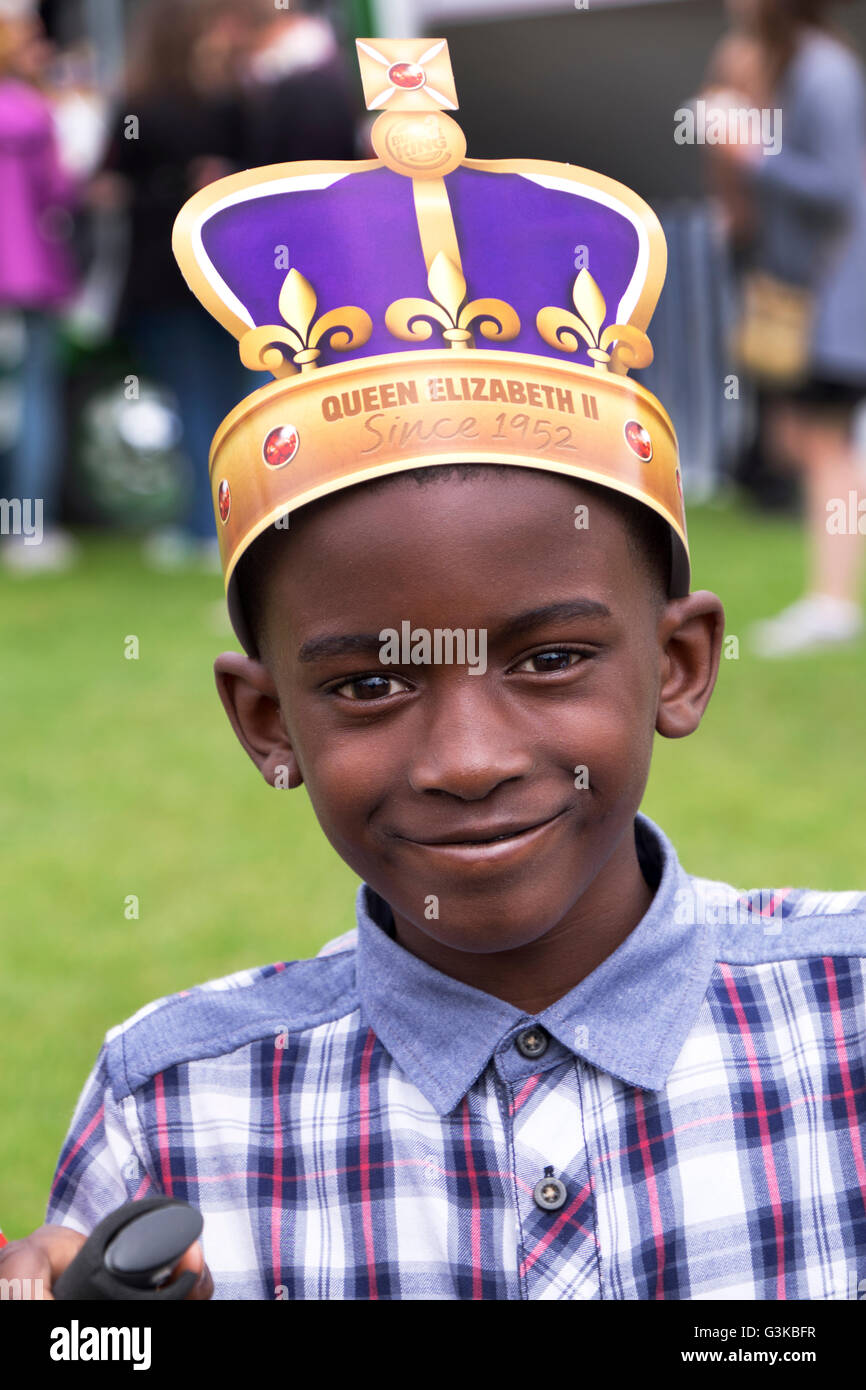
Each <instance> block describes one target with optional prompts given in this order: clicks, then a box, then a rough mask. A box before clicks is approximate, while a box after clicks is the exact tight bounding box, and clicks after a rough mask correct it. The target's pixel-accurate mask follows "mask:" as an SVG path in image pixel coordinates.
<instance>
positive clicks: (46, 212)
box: [0, 79, 76, 308]
mask: <svg viewBox="0 0 866 1390" xmlns="http://www.w3.org/2000/svg"><path fill="white" fill-rule="evenodd" d="M75 198H76V183H75V180H74V179H73V178H72V177H71V176H70V175H69V174H67V173H66V171H65V170H64V169H63V168H62V167H61V164H60V160H59V156H58V151H57V141H56V138H55V134H54V124H53V121H52V118H51V109H50V107H49V105H48V102H47V101H46V100H45V98H44V97H43V96H42V94H41V93H40V92H38V91H37V90H36V89H35V88H33V87H29V86H27V84H26V83H24V82H19V81H17V80H14V79H7V80H5V81H0V305H15V306H17V307H22V308H24V307H28V308H38V307H49V306H51V305H59V304H60V303H62V302H63V301H64V300H65V299H67V298H68V297H69V295H70V294H71V292H72V290H73V289H74V288H75V277H74V273H73V268H72V263H71V259H70V256H69V254H68V251H67V249H66V246H65V245H64V243H63V240H62V239H59V238H58V235H57V225H56V222H55V224H54V225H52V217H51V212H52V210H53V209H66V208H69V207H70V206H71V205H72V204H73V203H74V201H75Z"/></svg>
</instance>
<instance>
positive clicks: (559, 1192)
mask: <svg viewBox="0 0 866 1390" xmlns="http://www.w3.org/2000/svg"><path fill="white" fill-rule="evenodd" d="M532 1195H533V1197H534V1198H535V1204H536V1206H539V1207H541V1209H542V1211H559V1208H560V1207H561V1206H564V1205H565V1199H566V1197H567V1196H568V1192H567V1191H566V1187H565V1183H564V1182H560V1180H559V1178H555V1177H554V1176H553V1169H552V1168H545V1170H544V1177H543V1178H539V1180H538V1182H537V1183H536V1184H535V1187H534V1188H533V1189H532Z"/></svg>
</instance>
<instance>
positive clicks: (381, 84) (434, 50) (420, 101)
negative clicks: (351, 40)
mask: <svg viewBox="0 0 866 1390" xmlns="http://www.w3.org/2000/svg"><path fill="white" fill-rule="evenodd" d="M355 44H356V47H357V49H358V65H359V67H360V69H361V82H362V83H363V87H364V101H365V102H366V103H367V110H368V111H443V110H445V111H456V110H457V89H456V88H455V86H454V74H453V72H452V71H451V59H450V57H449V56H448V40H447V39H428V38H422V39H356V40H355Z"/></svg>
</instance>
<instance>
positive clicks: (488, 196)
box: [202, 167, 638, 366]
mask: <svg viewBox="0 0 866 1390" xmlns="http://www.w3.org/2000/svg"><path fill="white" fill-rule="evenodd" d="M445 186H446V188H447V190H448V196H449V200H450V203H451V209H452V214H453V218H454V225H455V228H456V232H457V240H458V244H459V247H460V255H461V259H462V265H463V274H464V276H465V278H466V282H467V288H468V298H469V299H478V298H490V297H492V298H496V299H504V300H505V301H506V303H508V304H510V305H511V306H512V307H513V308H514V309H515V310H516V311H517V313H518V315H519V317H520V323H521V329H520V334H519V335H518V337H517V338H514V339H512V340H511V341H510V342H508V343H507V344H503V345H502V350H503V351H508V352H525V353H532V354H535V355H538V356H543V357H557V358H559V360H562V354H561V353H560V352H557V351H556V350H555V349H554V348H551V347H550V346H549V345H548V344H547V343H545V341H544V340H543V338H542V337H541V336H540V334H539V333H538V331H537V329H536V326H535V318H536V314H537V313H538V310H539V309H541V308H544V307H545V306H547V305H555V306H561V307H562V308H563V309H573V304H572V297H571V295H572V287H573V285H574V279H575V276H576V274H577V269H578V268H579V265H580V264H581V263H582V262H579V263H578V266H577V267H576V266H575V257H576V250H577V248H582V247H585V248H587V252H586V253H585V254H586V260H585V263H586V266H587V269H588V270H589V272H590V274H591V275H592V277H593V279H594V280H595V281H596V283H597V284H598V286H599V289H600V290H601V292H602V295H603V296H604V299H605V303H606V305H607V314H606V318H605V323H606V324H607V323H614V322H616V321H617V319H616V312H617V306H618V305H619V302H620V300H621V298H622V296H623V294H624V293H625V291H626V288H627V287H628V284H629V281H630V279H631V277H632V275H633V273H634V268H635V265H636V262H637V258H638V235H637V231H636V230H635V228H634V226H633V225H632V223H631V222H630V221H629V220H628V218H627V217H625V216H624V215H623V214H621V213H619V212H617V211H615V210H614V209H611V208H608V207H605V206H603V205H602V204H600V203H598V202H596V201H595V200H594V199H591V198H588V197H585V196H583V195H582V194H579V193H578V194H577V195H575V194H573V193H565V192H561V191H559V190H553V189H547V188H543V187H541V186H540V185H539V184H536V183H534V182H532V181H531V180H530V179H527V178H524V177H523V176H521V175H519V174H514V173H501V174H497V173H491V172H486V171H481V170H475V169H466V168H463V167H461V168H458V169H455V170H454V171H453V172H452V173H450V174H448V175H446V177H445ZM265 187H266V186H265ZM202 243H203V245H204V248H205V251H206V252H207V254H208V256H209V257H210V258H211V260H212V262H213V264H214V267H215V269H216V271H217V273H218V274H219V275H220V276H221V277H222V279H223V280H224V281H225V283H226V284H227V285H228V286H229V288H230V289H231V290H232V291H233V293H234V294H235V295H236V296H237V298H238V299H239V300H240V302H241V303H242V304H243V305H244V306H245V307H246V309H247V311H248V313H249V314H250V316H251V318H252V319H253V321H254V323H255V324H256V326H259V325H262V324H279V323H281V322H282V318H281V315H280V312H279V309H278V298H279V293H280V289H281V287H282V284H283V281H284V279H285V276H286V266H285V264H282V263H280V264H277V248H279V247H281V246H286V247H288V263H289V265H290V266H293V267H295V268H297V270H299V271H300V272H301V274H302V275H304V276H305V278H306V279H307V280H309V281H310V283H311V284H312V286H313V288H314V289H315V291H316V295H317V298H318V310H317V312H318V313H319V314H323V313H326V312H327V311H329V310H331V309H336V308H339V307H341V306H342V305H350V304H351V305H357V306H358V307H359V308H362V309H365V310H366V311H367V313H368V314H369V315H370V317H371V318H372V320H373V333H372V336H371V338H370V339H369V341H368V342H367V343H366V344H365V345H364V346H363V347H362V348H356V349H354V350H352V351H349V352H335V351H333V349H330V348H329V347H328V346H327V344H325V343H322V344H321V345H320V346H321V348H322V356H321V359H320V362H321V365H323V366H324V365H328V364H330V363H331V362H336V361H349V360H351V359H352V358H354V357H370V356H374V355H378V354H379V353H388V352H404V351H409V352H411V351H412V350H413V349H414V348H415V346H416V344H415V343H407V342H403V341H402V340H400V339H397V338H394V337H393V336H392V335H391V334H390V333H389V332H388V330H387V328H386V327H385V310H386V309H387V307H388V305H389V304H391V303H392V302H393V301H394V300H395V299H401V298H404V297H406V296H417V297H419V298H422V299H429V298H430V292H429V289H428V286H427V270H426V267H425V264H424V256H423V253H422V249H421V240H420V237H419V233H418V224H417V220H416V216H415V206H414V201H413V196H412V183H411V180H410V179H408V178H404V177H403V176H402V175H400V174H396V173H394V172H393V171H392V170H390V169H385V168H382V169H373V170H365V171H361V172H359V173H357V174H348V175H346V176H345V177H344V178H342V179H340V180H339V181H338V182H336V183H335V184H332V185H331V187H330V188H326V189H320V190H314V191H302V192H290V193H286V192H282V193H277V194H270V195H269V194H267V193H264V192H263V193H262V194H261V195H259V196H257V197H255V198H252V199H249V200H247V201H245V202H241V203H238V204H236V205H235V206H232V207H228V208H225V209H223V210H221V211H219V212H217V213H215V214H214V215H213V216H211V217H209V219H208V220H207V222H206V223H205V224H204V226H203V228H202ZM435 332H436V330H435V329H434V338H433V339H428V340H426V341H419V342H418V344H417V347H418V348H421V349H423V348H425V347H426V348H428V349H429V348H430V347H431V346H444V344H442V343H441V342H439V343H437V342H436V338H435ZM476 341H478V339H476ZM484 346H485V349H487V348H489V347H493V348H496V346H497V344H496V343H495V341H492V342H487V341H485V343H484ZM569 360H571V361H574V362H577V363H581V364H583V365H591V362H590V359H589V358H588V357H587V356H586V353H585V350H584V345H583V344H581V347H580V349H579V350H578V352H576V353H575V354H574V355H573V356H571V357H570V359H569Z"/></svg>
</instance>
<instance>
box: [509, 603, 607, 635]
mask: <svg viewBox="0 0 866 1390" xmlns="http://www.w3.org/2000/svg"><path fill="white" fill-rule="evenodd" d="M611 616H612V614H611V611H610V609H609V608H608V606H607V604H606V603H602V602H601V601H600V600H599V599H595V598H575V599H569V600H567V601H566V602H564V603H547V604H545V605H544V607H542V608H530V609H529V610H528V611H527V612H526V613H518V614H517V616H516V617H514V618H509V619H508V620H507V621H506V622H504V623H503V624H502V626H501V627H500V628H497V629H496V633H495V637H496V639H497V640H502V639H508V638H510V637H519V636H520V635H521V633H524V632H527V631H529V630H530V629H531V628H533V627H540V626H541V624H542V623H556V622H564V621H566V620H567V619H568V618H610V617H611Z"/></svg>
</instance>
